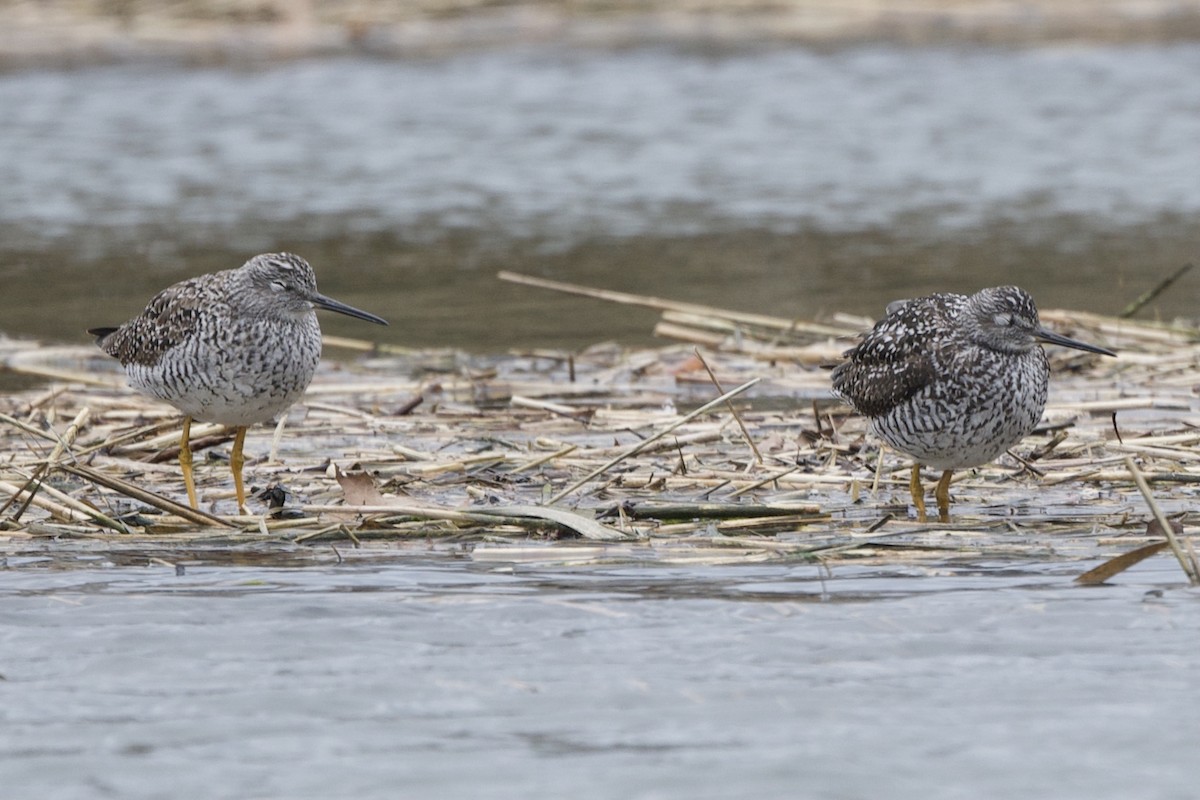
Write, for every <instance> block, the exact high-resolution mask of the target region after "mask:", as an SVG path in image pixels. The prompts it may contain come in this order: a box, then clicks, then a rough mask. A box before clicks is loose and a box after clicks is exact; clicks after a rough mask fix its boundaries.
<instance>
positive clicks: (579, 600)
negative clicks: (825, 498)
mask: <svg viewBox="0 0 1200 800" xmlns="http://www.w3.org/2000/svg"><path fill="white" fill-rule="evenodd" d="M552 552H553V551H552V550H548V551H547V553H548V555H547V558H548V559H550V560H551V561H552V559H553V556H552ZM1173 567H1174V565H1173V564H1171V563H1170V562H1169V560H1166V559H1163V560H1161V561H1160V560H1151V561H1150V562H1147V563H1146V564H1143V565H1140V566H1139V567H1138V568H1135V570H1133V571H1131V572H1129V573H1126V574H1124V575H1122V576H1121V578H1120V579H1119V581H1118V582H1117V584H1116V585H1113V586H1107V587H1100V588H1094V589H1081V588H1075V587H1073V586H1072V585H1071V584H1070V579H1071V577H1072V576H1073V575H1074V574H1076V573H1077V572H1078V567H1077V565H1057V566H1056V565H1039V564H1024V565H1017V564H1003V563H984V564H979V565H974V566H959V567H954V568H945V569H938V570H935V571H932V572H931V571H930V570H927V569H924V568H916V567H912V568H898V569H894V570H882V571H881V570H879V569H877V568H859V567H853V566H839V567H834V568H833V569H832V571H831V572H826V571H825V570H824V569H823V568H820V567H817V566H813V565H801V564H796V565H788V564H777V565H764V566H750V567H716V568H701V569H691V568H664V567H652V568H645V567H635V566H631V567H621V566H619V565H616V566H611V567H606V568H596V567H580V568H562V567H554V566H552V565H550V563H547V564H546V565H544V566H538V565H528V564H526V565H521V564H516V565H511V564H505V563H503V562H500V563H488V564H479V563H472V562H470V561H469V560H468V561H464V560H461V559H450V560H447V559H440V558H439V559H429V558H421V557H408V558H400V559H392V560H389V561H382V562H380V563H378V564H374V565H372V564H371V563H370V562H368V563H362V562H360V563H357V564H354V565H352V566H351V565H347V566H343V567H315V568H310V569H266V568H230V567H219V566H207V567H206V566H204V565H198V566H192V567H189V568H188V569H187V572H186V574H185V575H183V576H176V575H175V574H174V572H173V571H172V570H170V569H169V568H165V567H162V566H153V565H152V566H148V567H117V566H109V567H107V568H105V567H104V566H103V564H102V563H101V564H98V565H97V568H96V569H88V570H79V569H77V570H69V571H64V572H47V571H45V570H46V567H45V566H39V564H38V563H37V562H36V561H28V562H27V561H21V562H13V563H12V564H11V566H10V568H9V569H8V570H5V571H4V572H2V573H0V575H3V581H0V595H2V596H3V597H2V602H0V606H2V607H3V611H0V673H2V674H3V677H4V680H2V681H0V697H2V701H0V773H2V774H3V775H4V783H5V785H6V787H9V789H10V790H11V788H12V787H19V788H20V790H21V791H20V793H19V796H25V797H41V798H90V797H122V798H149V797H164V798H165V797H289V798H323V797H358V798H389V797H434V796H436V797H442V798H459V797H461V798H479V797H529V796H539V797H564V796H571V797H579V798H593V797H595V798H609V797H611V798H665V797H679V798H721V797H733V796H739V797H822V798H825V797H828V798H873V797H891V798H921V799H922V800H925V799H927V798H957V797H968V796H970V797H980V796H984V797H1001V796H1004V797H1013V796H1024V797H1055V798H1108V797H1112V798H1118V797H1120V798H1128V797H1139V798H1188V797H1193V796H1194V793H1195V789H1196V784H1195V770H1194V764H1193V763H1192V762H1193V759H1192V758H1191V757H1190V753H1192V752H1194V750H1195V746H1196V745H1197V744H1200V728H1198V727H1197V726H1196V724H1195V719H1194V714H1193V713H1192V707H1193V706H1192V704H1191V703H1190V702H1189V697H1190V695H1191V690H1192V688H1193V687H1194V686H1195V683H1196V680H1197V678H1200V650H1198V649H1197V647H1196V642H1197V641H1198V635H1200V614H1197V613H1196V612H1197V603H1196V601H1197V597H1196V596H1195V593H1194V592H1191V591H1189V590H1186V589H1182V588H1179V585H1178V584H1179V581H1178V574H1177V572H1175V571H1173ZM13 796H17V795H13Z"/></svg>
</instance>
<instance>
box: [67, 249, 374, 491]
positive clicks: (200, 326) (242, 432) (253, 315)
mask: <svg viewBox="0 0 1200 800" xmlns="http://www.w3.org/2000/svg"><path fill="white" fill-rule="evenodd" d="M315 308H323V309H326V310H328V311H336V312H338V313H339V314H346V315H348V316H351V317H357V318H358V319H364V320H367V321H368V322H374V323H376V324H379V325H386V324H387V322H386V321H384V320H383V319H381V318H380V317H377V316H375V315H374V314H368V313H367V312H366V311H360V310H359V309H357V308H353V307H351V306H348V305H346V304H345V303H341V302H338V301H337V300H333V299H332V298H329V297H325V296H324V295H322V294H320V293H319V292H318V291H317V279H316V276H315V275H314V274H313V270H312V267H310V266H309V264H308V262H307V261H305V260H304V259H303V258H300V257H299V256H294V255H292V254H290V253H266V254H263V255H259V256H255V257H254V258H252V259H250V260H249V261H247V262H246V263H245V264H243V265H242V266H241V267H239V268H238V269H229V270H223V271H221V272H213V273H211V274H208V275H200V276H198V277H195V278H189V279H188V280H185V281H180V282H179V283H177V284H175V285H173V286H169V287H167V288H166V289H164V290H163V291H161V292H159V293H158V295H156V296H155V298H154V299H153V300H151V301H150V303H149V305H147V306H146V309H145V310H144V311H142V313H141V314H139V315H138V316H136V317H134V318H133V319H131V320H129V321H128V322H126V323H125V324H124V325H122V326H121V327H119V328H92V329H90V330H89V331H88V333H90V334H93V335H94V336H96V337H97V339H96V343H97V344H98V345H99V346H100V348H101V349H102V350H104V352H106V353H108V354H109V355H110V356H113V357H115V358H117V359H119V360H120V362H121V365H122V366H123V367H124V368H125V374H126V375H127V376H128V378H129V383H130V385H131V386H133V388H135V389H137V390H138V391H140V392H142V393H143V394H147V395H150V396H151V397H156V398H158V399H159V400H165V401H167V402H168V403H170V404H171V405H173V406H175V407H176V408H177V409H179V410H180V411H182V412H183V414H184V418H183V436H182V439H181V440H180V444H179V464H180V466H181V467H182V469H183V481H184V485H185V486H186V487H187V494H188V502H190V503H191V505H192V508H197V507H198V506H197V502H196V484H195V480H194V479H193V477H192V451H191V446H190V444H189V435H190V432H191V424H192V420H194V419H195V420H200V421H201V422H216V423H218V424H221V425H226V426H229V427H231V428H233V429H234V431H235V434H234V440H233V452H232V454H231V456H230V459H229V461H230V468H231V469H232V470H233V482H234V488H235V489H236V490H237V502H238V509H239V510H244V508H245V505H246V490H245V487H244V486H243V484H242V467H243V465H244V463H245V461H244V458H243V456H242V445H243V444H244V443H245V440H246V429H247V428H249V427H250V426H251V425H254V424H256V423H259V422H265V421H267V420H269V419H271V418H272V417H274V416H275V415H277V414H279V413H281V412H282V411H284V410H286V409H287V408H288V407H289V406H291V405H292V403H295V402H296V401H297V400H298V399H300V396H301V395H302V394H304V390H305V389H307V388H308V384H309V382H311V381H312V377H313V373H314V372H315V371H316V369H317V362H318V361H319V360H320V357H321V328H320V325H319V324H318V323H317V315H316V313H315V311H314V309H315Z"/></svg>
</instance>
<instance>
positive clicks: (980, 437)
mask: <svg viewBox="0 0 1200 800" xmlns="http://www.w3.org/2000/svg"><path fill="white" fill-rule="evenodd" d="M937 374H938V375H939V376H941V377H940V378H939V379H938V380H936V381H934V382H933V383H931V384H930V385H928V386H926V387H925V388H924V389H922V390H921V391H920V392H918V393H917V394H915V395H914V396H913V397H911V398H909V399H908V400H907V401H905V402H903V403H900V404H898V405H896V406H895V407H894V408H893V409H891V410H890V411H889V412H888V413H886V414H883V415H880V416H878V417H875V418H874V419H873V420H872V425H871V427H872V428H873V429H874V431H875V433H876V435H878V436H879V437H880V438H881V439H883V440H884V441H886V442H887V443H888V444H889V445H891V446H892V447H894V448H896V449H897V450H899V451H900V452H902V453H905V454H907V455H909V456H911V457H912V458H913V459H915V460H916V461H917V462H918V463H920V464H923V465H925V466H928V467H932V468H934V469H939V470H948V469H964V468H968V467H977V466H980V465H982V464H986V463H988V462H990V461H993V460H995V459H996V458H997V457H998V456H999V455H1000V454H1001V453H1003V452H1004V451H1005V450H1007V449H1009V448H1010V447H1012V446H1013V445H1015V444H1017V443H1018V442H1019V441H1021V439H1023V438H1024V437H1025V436H1027V435H1028V434H1029V433H1030V432H1031V431H1032V430H1033V429H1034V427H1035V426H1036V425H1037V423H1038V421H1039V420H1040V419H1041V416H1042V411H1043V410H1044V409H1045V407H1046V394H1047V384H1048V378H1049V366H1048V364H1047V362H1046V355H1045V353H1043V352H1042V349H1041V348H1040V347H1035V348H1034V349H1033V350H1031V351H1029V352H1028V353H1025V354H1022V355H1020V356H1013V355H1003V356H1001V355H999V354H996V353H993V352H991V351H988V350H983V349H980V348H966V349H961V350H957V351H956V352H955V357H954V358H952V359H949V360H948V361H947V362H946V363H942V364H938V365H937Z"/></svg>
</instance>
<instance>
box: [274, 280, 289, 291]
mask: <svg viewBox="0 0 1200 800" xmlns="http://www.w3.org/2000/svg"><path fill="white" fill-rule="evenodd" d="M286 288H287V284H285V283H284V282H283V281H271V290H272V291H275V292H282V291H283V290H284V289H286Z"/></svg>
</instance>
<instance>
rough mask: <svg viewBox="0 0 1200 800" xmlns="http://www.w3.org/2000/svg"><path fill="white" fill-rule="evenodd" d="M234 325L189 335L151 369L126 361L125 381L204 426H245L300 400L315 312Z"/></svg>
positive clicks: (316, 353)
mask: <svg viewBox="0 0 1200 800" xmlns="http://www.w3.org/2000/svg"><path fill="white" fill-rule="evenodd" d="M234 327H235V328H236V330H235V329H233V328H231V327H220V328H219V329H218V327H217V326H210V327H209V328H207V329H205V330H199V331H196V332H195V333H194V335H192V336H189V337H188V338H187V339H186V340H185V341H184V342H182V343H181V344H179V345H177V346H175V347H172V348H171V349H169V350H167V351H166V352H164V353H163V354H162V356H161V357H160V358H159V360H158V361H157V362H156V363H154V364H151V365H142V364H136V363H131V364H127V365H126V367H125V371H126V374H127V375H128V376H129V382H130V383H131V384H132V385H133V386H134V387H135V388H137V389H139V390H141V391H143V392H145V393H146V394H149V395H151V396H153V397H157V398H160V399H162V400H165V401H166V402H168V403H170V404H171V405H173V406H175V407H176V408H178V409H179V410H180V411H182V412H183V413H184V414H187V415H188V416H190V417H192V418H193V419H197V420H201V421H204V422H216V423H220V424H222V425H242V426H249V425H254V424H256V423H259V422H265V421H267V420H270V419H271V418H272V417H275V416H276V415H278V414H280V413H281V412H283V411H284V410H286V409H287V408H288V407H289V406H291V405H292V404H293V403H295V402H296V401H297V400H299V399H300V397H301V395H303V394H304V390H305V389H307V388H308V384H309V383H310V382H311V381H312V377H313V374H314V373H315V372H316V369H317V363H318V362H319V361H320V357H321V329H320V327H319V326H318V324H317V319H316V315H315V314H308V315H306V316H304V317H301V318H289V319H284V320H280V319H278V318H271V319H267V318H257V319H245V318H240V319H239V320H238V324H237V325H236V326H234Z"/></svg>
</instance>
